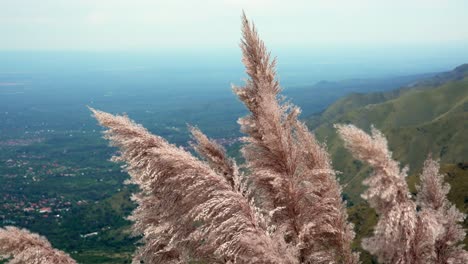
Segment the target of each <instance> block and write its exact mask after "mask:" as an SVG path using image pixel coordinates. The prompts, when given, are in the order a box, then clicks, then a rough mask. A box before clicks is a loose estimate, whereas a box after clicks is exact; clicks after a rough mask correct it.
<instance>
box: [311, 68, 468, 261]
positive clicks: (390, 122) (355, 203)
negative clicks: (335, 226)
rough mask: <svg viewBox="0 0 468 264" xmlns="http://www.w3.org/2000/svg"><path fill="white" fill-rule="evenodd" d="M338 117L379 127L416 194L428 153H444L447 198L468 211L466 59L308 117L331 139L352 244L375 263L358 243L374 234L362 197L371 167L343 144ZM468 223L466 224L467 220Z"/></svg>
mask: <svg viewBox="0 0 468 264" xmlns="http://www.w3.org/2000/svg"><path fill="white" fill-rule="evenodd" d="M336 123H352V124H355V125H356V126H358V127H360V128H362V129H365V130H370V127H371V125H373V126H375V127H376V128H378V129H379V130H381V131H382V132H383V133H384V134H385V135H386V137H387V139H388V143H389V145H390V148H391V150H392V151H393V157H394V158H395V159H396V160H399V161H401V162H402V164H401V165H402V166H403V165H409V167H410V175H411V176H410V177H408V182H409V186H410V188H411V191H412V193H413V194H416V189H415V184H416V183H418V181H419V174H420V172H421V169H422V168H421V167H422V165H423V161H424V159H425V157H426V156H427V154H428V153H432V155H433V156H434V157H436V158H440V160H441V163H442V166H441V171H442V172H443V173H444V174H446V181H447V182H448V183H449V184H450V185H451V186H452V188H451V190H450V193H449V199H450V200H451V201H452V202H453V203H454V204H456V206H457V207H458V208H459V209H460V210H461V211H462V212H464V213H468V185H467V183H468V160H467V159H468V145H467V144H466V142H468V64H465V65H462V66H459V67H457V68H456V69H454V70H453V71H450V72H446V73H442V74H439V75H436V76H433V77H431V78H429V79H425V80H422V81H420V82H418V83H415V84H413V85H411V86H405V87H402V88H400V89H397V90H393V91H388V92H376V93H368V94H357V93H355V94H351V95H349V96H347V97H344V98H342V99H340V100H338V101H337V102H336V103H334V104H332V105H331V106H329V107H328V108H327V109H326V110H325V111H324V112H322V113H320V114H317V115H315V116H312V117H310V118H308V125H309V127H310V128H312V129H313V130H314V131H315V133H316V135H317V137H318V138H319V139H320V140H321V141H325V142H326V143H327V146H328V148H329V151H330V154H331V156H332V158H333V166H334V168H335V169H336V170H338V171H340V172H341V173H342V174H341V183H342V184H343V186H344V193H345V198H347V199H349V200H350V201H349V205H350V208H349V214H350V220H351V221H352V222H354V223H355V225H356V230H355V231H356V233H357V237H356V241H355V243H354V245H355V247H356V248H357V249H359V250H360V251H361V254H362V255H361V260H362V261H363V263H372V259H371V257H370V255H369V254H368V253H367V252H365V251H362V250H361V249H360V240H361V239H362V238H363V237H368V236H369V235H370V234H372V228H373V226H374V225H375V223H376V215H375V211H373V210H372V209H370V208H369V206H368V205H367V204H366V203H364V202H363V201H362V198H361V197H360V194H361V193H363V191H364V189H365V186H363V185H362V181H363V179H365V178H366V177H367V176H368V175H369V172H370V169H369V167H368V166H365V165H364V164H362V163H361V162H359V161H356V160H354V159H353V158H352V156H351V154H350V153H349V152H348V151H347V150H346V149H345V148H344V146H343V142H342V141H341V140H340V139H339V138H338V137H337V134H336V130H335V128H333V124H336ZM464 226H465V228H467V227H468V221H467V220H465V222H464ZM467 244H468V240H467V239H465V245H467Z"/></svg>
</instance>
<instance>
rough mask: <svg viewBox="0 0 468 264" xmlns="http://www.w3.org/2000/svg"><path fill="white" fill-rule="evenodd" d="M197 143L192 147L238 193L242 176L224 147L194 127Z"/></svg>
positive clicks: (194, 136)
mask: <svg viewBox="0 0 468 264" xmlns="http://www.w3.org/2000/svg"><path fill="white" fill-rule="evenodd" d="M189 130H190V133H191V134H192V137H193V139H194V140H195V143H191V146H192V147H193V149H195V151H196V152H197V153H198V154H199V155H200V156H201V157H202V158H203V159H204V160H205V161H206V162H207V163H208V165H209V166H210V167H211V168H212V169H213V170H214V171H215V172H216V173H218V174H219V175H222V176H223V177H224V178H225V179H226V181H227V182H228V183H229V184H230V185H231V186H232V188H233V189H234V190H236V191H240V188H241V184H240V183H241V178H240V177H241V176H240V172H239V169H238V167H237V164H236V161H235V160H234V159H232V158H229V157H228V156H227V154H226V150H225V149H224V147H223V146H221V145H220V144H218V143H216V142H215V141H214V140H212V139H209V138H208V137H207V136H206V135H205V134H203V132H202V131H201V130H200V129H198V128H196V127H193V126H190V127H189Z"/></svg>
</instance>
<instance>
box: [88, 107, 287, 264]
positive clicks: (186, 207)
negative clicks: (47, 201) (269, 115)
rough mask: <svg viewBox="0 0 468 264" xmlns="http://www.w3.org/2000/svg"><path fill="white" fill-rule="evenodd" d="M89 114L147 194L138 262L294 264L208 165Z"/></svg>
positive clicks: (115, 119) (140, 131)
mask: <svg viewBox="0 0 468 264" xmlns="http://www.w3.org/2000/svg"><path fill="white" fill-rule="evenodd" d="M91 111H92V112H93V114H94V116H95V117H96V119H97V120H98V121H99V123H100V124H101V125H102V126H104V127H107V129H108V130H107V131H106V132H105V138H107V139H109V140H110V141H111V143H112V145H114V146H116V147H118V148H119V149H120V156H119V157H115V158H114V160H115V161H124V162H126V164H127V167H126V169H127V171H128V172H129V174H130V176H131V180H132V182H133V183H135V184H137V185H138V186H139V187H140V189H141V192H140V193H139V194H138V195H136V196H135V200H136V201H137V203H138V208H137V209H136V210H135V211H134V212H133V214H132V216H131V219H132V220H133V221H135V223H134V230H135V231H136V232H137V233H140V234H143V237H144V238H143V242H145V245H143V246H142V247H141V248H140V250H139V253H138V254H137V256H136V257H135V259H134V261H135V262H138V261H140V260H143V261H144V262H145V263H178V262H187V260H189V259H192V260H193V259H195V260H203V261H206V262H209V263H225V262H229V261H230V262H234V263H295V261H294V258H293V256H291V254H290V252H289V251H287V249H286V248H285V247H283V246H281V245H280V244H279V243H280V241H278V240H276V239H275V240H273V239H272V238H271V237H270V236H269V234H268V233H267V231H266V230H265V228H264V227H263V226H262V223H261V220H260V219H259V218H258V216H257V214H256V212H255V209H254V208H252V206H251V204H250V203H249V202H248V200H247V199H246V198H245V197H243V196H242V195H241V194H240V193H238V192H235V191H233V189H232V187H231V185H230V184H229V183H228V182H227V181H226V180H225V178H223V177H222V176H221V175H219V174H217V173H216V172H215V171H213V170H212V169H211V168H210V167H209V166H207V165H206V164H204V163H203V162H201V161H200V160H198V159H196V158H195V157H193V156H192V155H191V154H190V153H188V152H187V151H185V150H183V149H182V148H178V147H176V146H174V145H172V144H169V143H168V142H167V141H166V140H164V139H163V138H161V137H159V136H155V135H152V134H150V133H149V132H148V131H147V130H146V129H145V128H143V127H142V126H141V125H137V124H135V123H134V122H133V121H131V120H130V119H128V118H127V117H126V116H114V115H111V114H108V113H104V112H101V111H97V110H94V109H91Z"/></svg>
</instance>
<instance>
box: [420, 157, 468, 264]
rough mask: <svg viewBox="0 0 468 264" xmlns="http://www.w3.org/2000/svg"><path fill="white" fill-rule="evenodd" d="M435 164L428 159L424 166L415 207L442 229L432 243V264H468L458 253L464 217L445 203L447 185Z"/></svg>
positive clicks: (464, 254)
mask: <svg viewBox="0 0 468 264" xmlns="http://www.w3.org/2000/svg"><path fill="white" fill-rule="evenodd" d="M439 168H440V166H439V162H438V161H436V160H434V159H432V157H431V156H429V157H428V158H427V159H426V161H425V162H424V166H423V171H422V174H421V176H420V179H421V184H420V185H419V186H416V189H417V190H418V195H417V203H418V205H419V206H420V207H421V208H423V210H428V211H431V213H432V214H433V215H434V216H435V217H437V220H438V221H439V223H440V224H441V226H442V230H441V231H440V232H439V234H438V236H437V237H436V239H435V256H434V257H433V261H434V263H437V264H439V263H440V264H446V263H468V253H467V252H466V251H465V250H463V249H462V245H460V244H461V242H462V241H463V239H464V238H465V230H464V229H463V227H462V226H461V224H460V223H461V222H463V220H464V219H465V215H464V214H463V213H461V212H460V211H459V210H458V209H457V208H456V207H455V205H453V204H451V203H450V201H449V200H448V199H447V194H448V193H449V190H450V185H449V184H447V183H444V176H443V175H442V174H440V173H439Z"/></svg>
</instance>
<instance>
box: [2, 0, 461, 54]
mask: <svg viewBox="0 0 468 264" xmlns="http://www.w3.org/2000/svg"><path fill="white" fill-rule="evenodd" d="M242 9H244V10H245V11H246V13H247V15H248V16H249V17H250V18H251V19H253V20H254V21H255V23H256V25H257V26H258V28H259V31H260V33H261V36H262V38H263V39H264V40H265V41H266V42H267V44H268V46H269V47H281V48H311V47H361V46H362V47H407V46H411V47H418V46H426V47H430V46H463V45H467V44H468V15H467V14H468V1H466V0H439V1H436V0H391V1H390V0H389V1H382V0H343V1H336V0H297V1H296V0H286V1H285V0H282V1H279V0H278V1H275V0H270V1H266V0H237V1H236V0H185V1H182V0H167V1H163V0H125V1H124V0H0V36H1V41H0V50H138V51H145V50H152V51H158V50H174V49H175V50H197V49H210V48H216V49H219V50H224V49H229V50H232V49H237V45H238V43H239V38H240V30H239V28H240V14H241V10H242Z"/></svg>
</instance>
